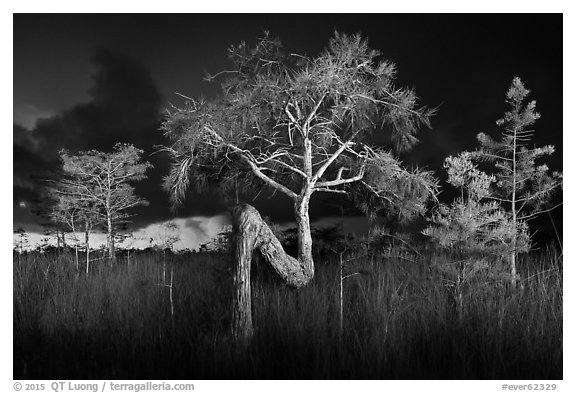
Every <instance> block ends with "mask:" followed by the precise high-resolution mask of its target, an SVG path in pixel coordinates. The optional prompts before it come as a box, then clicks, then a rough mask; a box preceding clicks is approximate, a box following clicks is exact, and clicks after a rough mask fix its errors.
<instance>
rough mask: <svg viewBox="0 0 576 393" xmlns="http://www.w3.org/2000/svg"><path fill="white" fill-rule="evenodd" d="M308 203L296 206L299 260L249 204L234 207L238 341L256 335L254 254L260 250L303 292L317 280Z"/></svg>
mask: <svg viewBox="0 0 576 393" xmlns="http://www.w3.org/2000/svg"><path fill="white" fill-rule="evenodd" d="M307 201H308V200H306V199H305V200H304V202H305V203H302V202H303V201H302V200H299V202H296V206H295V208H296V217H297V219H296V221H297V224H298V238H299V240H298V245H299V247H298V248H299V250H298V259H295V258H293V257H291V256H290V255H288V254H286V252H285V251H284V249H283V248H282V245H281V243H280V241H279V240H278V238H277V237H276V236H275V235H274V233H273V232H272V230H271V229H270V227H269V226H268V224H266V222H264V220H263V219H262V217H261V216H260V213H258V211H257V210H256V209H255V208H254V207H252V206H250V205H248V204H240V205H237V206H236V207H234V209H233V211H232V228H233V232H234V245H233V256H234V259H235V262H236V271H235V274H234V301H233V309H232V334H233V336H234V338H235V339H236V340H237V341H242V342H246V341H247V340H249V339H250V338H251V337H252V335H253V326H252V309H251V308H252V298H251V288H250V265H251V262H252V253H253V251H254V250H259V251H260V253H261V254H262V257H263V258H264V260H265V261H266V262H268V263H270V265H271V266H272V268H273V269H274V271H275V272H276V273H277V274H278V276H279V277H280V278H281V279H282V281H283V282H285V283H286V284H287V285H289V286H291V287H294V288H301V287H303V286H305V285H307V284H308V283H309V282H310V281H311V280H312V279H313V277H314V262H313V260H312V236H311V234H310V219H309V217H308V205H307Z"/></svg>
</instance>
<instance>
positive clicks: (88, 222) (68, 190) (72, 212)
mask: <svg viewBox="0 0 576 393" xmlns="http://www.w3.org/2000/svg"><path fill="white" fill-rule="evenodd" d="M53 184H54V185H53V186H52V187H50V189H49V192H48V195H49V196H50V199H51V200H52V201H53V205H52V211H51V214H50V217H51V219H52V221H53V222H56V223H57V224H61V225H65V226H67V227H68V229H70V230H71V231H72V233H73V236H74V252H75V254H76V270H79V258H78V243H79V240H78V239H77V238H76V236H77V232H76V231H77V230H83V231H84V248H85V250H86V274H88V272H89V270H90V233H91V232H92V228H93V227H94V226H96V225H98V224H99V223H100V222H101V219H100V214H99V213H98V204H97V202H96V201H95V200H91V199H88V198H86V197H85V196H84V195H85V194H86V189H87V188H88V187H89V185H88V184H84V183H83V180H82V179H77V178H75V177H73V176H70V175H66V174H62V176H61V177H60V179H59V180H56V181H54V182H53Z"/></svg>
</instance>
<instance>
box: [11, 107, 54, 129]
mask: <svg viewBox="0 0 576 393" xmlns="http://www.w3.org/2000/svg"><path fill="white" fill-rule="evenodd" d="M52 116H54V112H52V111H49V110H47V109H40V108H38V107H36V106H34V105H31V104H20V105H18V104H15V105H14V123H15V124H18V125H19V126H21V127H23V128H25V129H27V130H32V129H34V127H35V126H36V122H37V121H38V120H39V119H47V118H50V117H52Z"/></svg>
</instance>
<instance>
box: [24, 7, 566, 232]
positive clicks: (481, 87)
mask: <svg viewBox="0 0 576 393" xmlns="http://www.w3.org/2000/svg"><path fill="white" fill-rule="evenodd" d="M562 25H563V20H562V15H561V14H518V15H514V14H512V15H510V14H508V15H495V14H465V15H462V14H449V15H441V14H440V15H438V14H430V15H424V14H407V15H403V14H402V15H398V14H339V15H330V14H314V15H294V14H292V15H283V14H274V15H265V14H238V15H226V14H203V15H199V14H180V15H170V14H160V15H155V14H145V15H144V14H143V15H103V14H91V15H71V14H66V15H53V14H44V15H24V14H16V15H15V16H14V225H15V226H16V225H19V224H20V223H30V222H33V221H35V219H34V217H33V216H32V215H31V213H30V208H31V206H32V205H33V203H32V202H33V201H34V200H37V199H38V197H39V195H38V191H39V184H40V183H39V179H42V178H45V177H47V176H49V173H50V171H51V170H52V168H55V166H56V164H57V152H58V150H59V149H61V148H67V149H70V150H72V151H76V150H86V149H92V148H94V149H101V150H108V149H110V148H111V147H112V146H113V145H114V143H116V142H118V141H120V142H131V143H134V144H135V145H136V146H139V147H141V148H144V149H145V150H146V154H147V155H149V154H150V153H152V152H153V151H154V145H157V144H161V143H163V136H162V134H161V132H160V131H158V130H157V128H158V125H159V119H160V118H161V117H160V116H161V115H160V114H161V111H162V110H163V108H165V107H166V105H167V104H168V103H169V102H172V103H175V104H178V103H180V102H181V99H180V98H179V97H178V96H177V95H176V94H175V92H179V93H182V94H184V95H186V96H190V97H200V96H205V97H213V96H215V95H216V94H217V93H218V88H219V85H218V84H217V83H216V84H209V83H206V82H203V76H204V72H205V71H209V72H212V73H214V72H217V71H220V70H222V69H225V68H226V67H227V58H226V51H227V48H228V47H229V46H230V45H232V44H237V43H239V42H240V41H242V40H245V41H247V42H249V43H250V42H254V40H255V38H257V37H259V36H261V35H262V31H263V30H269V31H270V32H271V34H272V35H274V36H278V37H280V39H281V40H282V42H283V44H284V47H285V49H286V50H287V51H290V52H293V53H294V52H295V53H302V54H308V55H311V56H314V55H316V54H317V53H318V52H319V51H320V50H322V49H323V48H324V47H325V45H326V44H327V42H328V39H329V37H330V36H331V35H332V34H333V32H334V30H338V31H340V32H347V33H356V32H361V33H362V34H363V35H364V36H365V37H367V38H368V39H369V43H370V46H371V47H373V48H375V49H378V50H380V51H381V52H382V53H383V55H384V57H385V58H387V59H389V60H391V61H393V62H394V63H396V65H397V67H398V80H397V82H398V85H400V86H407V87H414V88H415V89H416V92H417V95H418V96H419V97H420V99H421V102H422V103H423V104H426V105H428V106H438V105H440V108H439V112H438V114H437V115H436V116H435V117H434V118H433V120H432V126H433V130H431V131H430V130H422V131H421V133H420V134H419V137H420V140H421V143H420V145H418V146H417V147H416V148H414V149H413V150H412V151H411V152H409V153H407V154H404V155H403V156H402V157H401V158H402V159H403V160H404V161H405V162H408V163H412V164H418V165H419V166H424V167H428V168H431V169H437V168H440V167H441V165H442V161H443V159H444V158H445V157H446V156H447V155H450V154H455V153H458V152H459V151H461V150H463V149H471V148H473V143H474V141H475V135H476V134H477V133H478V132H480V131H486V132H489V133H490V132H493V131H495V130H496V127H495V124H494V123H495V121H496V120H497V119H498V118H500V117H501V116H502V114H503V112H504V111H505V110H506V105H505V103H504V96H505V93H506V90H507V88H508V86H509V85H510V83H511V81H512V78H513V77H515V76H519V77H520V78H521V79H522V80H523V82H524V83H525V85H526V87H528V88H529V89H530V90H532V98H534V99H536V100H537V110H538V111H539V112H540V113H541V114H542V119H541V120H539V121H538V122H537V123H536V138H535V143H536V144H537V145H543V144H554V145H555V146H556V153H555V155H554V156H553V158H552V159H551V160H549V164H550V166H551V167H552V168H553V169H555V170H561V169H562V60H563V57H562V56H563V54H562V39H563V36H562V27H563V26H562ZM38 118H42V120H40V121H38V122H37V121H36V120H37V119H38ZM149 159H150V160H151V161H152V162H153V164H154V165H155V169H154V171H153V172H151V173H150V178H149V180H147V181H146V182H143V183H142V184H139V185H138V186H137V190H138V192H139V193H140V194H141V195H143V196H144V197H146V198H147V199H149V200H150V202H151V204H150V206H149V207H148V208H146V209H142V210H141V211H140V214H139V216H138V217H139V218H138V220H137V222H136V223H137V224H145V223H147V222H151V221H154V220H161V219H167V218H169V217H170V216H171V214H170V212H169V210H168V199H167V196H166V195H165V194H164V192H163V191H162V190H161V188H160V179H161V177H162V176H163V175H164V174H165V173H166V170H167V167H168V162H167V160H166V158H165V157H164V156H161V155H153V156H151V157H149ZM439 175H440V173H439ZM22 202H25V204H26V207H22V206H21V205H23V204H22ZM256 205H257V206H258V207H260V208H261V209H263V213H264V214H267V215H271V216H272V217H273V218H275V219H277V220H289V219H291V217H292V215H291V206H290V204H289V202H288V201H287V200H283V199H272V200H262V201H257V203H256ZM326 205H327V203H326V200H321V199H319V200H318V201H317V202H316V203H313V204H312V207H311V214H312V216H313V217H319V216H322V215H326V214H331V212H330V211H327V210H326V208H325V206H326ZM225 209H226V204H225V203H224V202H223V201H221V200H218V198H216V197H215V196H214V195H196V194H194V193H190V195H189V198H188V199H187V201H186V203H185V206H184V208H183V209H181V210H180V211H179V213H178V215H180V216H190V215H211V214H217V213H220V212H222V211H223V210H225ZM554 216H555V219H557V220H558V221H557V225H558V226H561V212H560V211H557V212H555V214H554ZM543 225H545V224H543Z"/></svg>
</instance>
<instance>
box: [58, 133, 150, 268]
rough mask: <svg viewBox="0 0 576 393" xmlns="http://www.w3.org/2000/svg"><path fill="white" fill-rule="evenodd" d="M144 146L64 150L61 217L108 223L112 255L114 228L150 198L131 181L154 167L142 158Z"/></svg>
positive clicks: (59, 206)
mask: <svg viewBox="0 0 576 393" xmlns="http://www.w3.org/2000/svg"><path fill="white" fill-rule="evenodd" d="M142 152H143V151H142V150H140V149H138V148H136V147H134V146H133V145H129V144H117V145H116V146H115V147H114V150H113V151H112V152H110V153H105V152H100V151H97V150H90V151H83V152H79V153H78V154H69V153H68V152H66V151H64V150H63V151H61V153H60V156H61V159H62V163H63V167H62V168H63V172H64V176H63V177H62V178H61V179H60V180H59V181H58V182H57V187H56V193H57V195H58V198H57V204H56V210H55V212H56V214H57V219H63V220H71V219H74V217H79V218H80V219H81V220H82V221H84V222H85V223H87V222H88V221H87V220H90V222H91V223H96V224H100V223H104V224H105V225H106V229H107V232H108V246H109V251H110V254H111V255H110V257H111V258H112V259H113V258H114V228H115V226H117V225H119V224H121V223H124V222H126V220H127V219H128V218H129V217H130V214H129V213H128V210H129V209H130V208H133V207H136V206H140V205H145V204H147V202H146V201H145V200H144V199H143V198H141V197H139V196H137V195H135V194H134V187H133V186H132V185H131V184H130V182H134V181H140V180H143V179H145V178H146V171H147V170H148V169H149V168H151V164H150V163H148V162H141V161H140V160H141V158H140V156H141V154H142Z"/></svg>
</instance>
